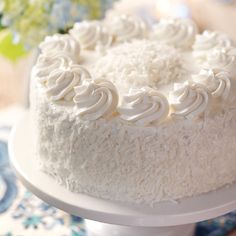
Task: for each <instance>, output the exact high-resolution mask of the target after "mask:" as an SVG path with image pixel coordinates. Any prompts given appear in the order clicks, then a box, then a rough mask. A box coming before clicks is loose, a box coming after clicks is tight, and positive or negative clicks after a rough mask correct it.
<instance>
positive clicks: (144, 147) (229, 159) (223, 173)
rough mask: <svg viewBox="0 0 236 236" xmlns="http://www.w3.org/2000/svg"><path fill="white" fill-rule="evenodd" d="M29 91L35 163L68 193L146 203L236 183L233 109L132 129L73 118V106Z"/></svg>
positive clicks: (111, 122)
mask: <svg viewBox="0 0 236 236" xmlns="http://www.w3.org/2000/svg"><path fill="white" fill-rule="evenodd" d="M33 82H35V81H33ZM31 91H32V94H31V95H32V96H31V112H32V116H33V117H32V120H33V122H34V127H35V129H36V131H37V132H34V134H35V135H36V138H37V143H36V147H35V153H36V154H37V159H38V160H39V162H40V164H41V165H40V167H41V168H42V170H43V171H45V172H46V173H48V174H50V175H52V176H53V178H54V179H55V180H57V181H58V182H60V183H61V184H63V185H64V186H65V187H66V188H67V189H69V190H71V191H73V192H78V193H84V194H88V195H90V196H95V197H98V198H102V199H110V200H112V201H114V200H117V201H120V202H131V203H135V204H146V205H149V206H150V205H151V206H152V205H153V204H154V203H156V202H159V201H164V200H173V199H179V198H183V197H186V196H193V195H198V194H200V193H203V192H208V191H210V190H215V189H217V188H219V187H222V186H224V185H226V184H230V183H232V182H233V181H236V172H235V166H236V158H235V154H236V146H235V145H234V143H236V135H235V132H236V110H235V109H231V110H223V111H222V112H219V113H218V114H217V115H215V116H206V117H205V119H199V120H195V121H194V122H186V121H185V120H182V121H179V122H168V123H162V124H160V125H158V126H152V127H140V126H132V125H125V124H123V123H121V122H119V121H118V120H116V119H112V120H109V121H106V120H104V119H98V120H95V121H81V120H80V118H79V117H78V116H77V115H76V114H75V113H74V112H73V107H68V106H67V107H65V106H55V105H54V104H51V103H48V99H47V97H46V96H45V94H44V92H43V90H42V89H41V88H36V92H35V90H31ZM222 127H224V128H222ZM219 137H220V138H219Z"/></svg>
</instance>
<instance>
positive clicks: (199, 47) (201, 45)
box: [193, 30, 232, 51]
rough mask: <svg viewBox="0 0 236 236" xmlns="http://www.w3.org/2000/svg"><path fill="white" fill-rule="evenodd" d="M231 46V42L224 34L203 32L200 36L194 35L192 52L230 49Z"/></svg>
mask: <svg viewBox="0 0 236 236" xmlns="http://www.w3.org/2000/svg"><path fill="white" fill-rule="evenodd" d="M231 45H232V42H231V40H230V39H229V38H228V37H227V36H226V35H225V34H222V33H219V32H216V31H208V30H205V31H203V33H202V34H198V35H196V39H195V42H194V44H193V50H195V51H207V50H211V49H213V48H214V47H230V46H231Z"/></svg>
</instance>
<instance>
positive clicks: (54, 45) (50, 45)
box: [39, 34, 80, 62]
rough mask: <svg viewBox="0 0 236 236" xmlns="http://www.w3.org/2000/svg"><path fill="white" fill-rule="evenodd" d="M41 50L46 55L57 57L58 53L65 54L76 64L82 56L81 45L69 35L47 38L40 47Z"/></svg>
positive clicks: (56, 35)
mask: <svg viewBox="0 0 236 236" xmlns="http://www.w3.org/2000/svg"><path fill="white" fill-rule="evenodd" d="M39 48H40V50H41V52H42V54H44V55H48V56H57V55H58V53H63V54H65V55H67V56H68V57H70V58H71V59H72V60H73V61H74V62H77V61H78V57H79V54H80V45H79V43H78V42H77V41H76V40H75V39H74V38H73V37H71V36H70V35H68V34H65V35H64V34H63V35H62V34H55V35H53V36H47V37H46V38H45V40H44V41H43V42H42V43H41V44H40V45H39Z"/></svg>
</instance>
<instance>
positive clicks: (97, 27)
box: [69, 21, 112, 49]
mask: <svg viewBox="0 0 236 236" xmlns="http://www.w3.org/2000/svg"><path fill="white" fill-rule="evenodd" d="M69 32H70V34H71V35H72V36H73V37H74V38H75V39H76V40H77V41H78V42H79V43H80V45H81V47H82V48H83V49H96V47H105V48H106V47H108V46H110V45H111V43H112V36H111V35H109V34H108V32H107V29H106V28H105V27H104V26H102V25H101V23H99V22H98V21H83V22H79V23H75V24H74V27H73V28H72V29H71V30H70V31H69Z"/></svg>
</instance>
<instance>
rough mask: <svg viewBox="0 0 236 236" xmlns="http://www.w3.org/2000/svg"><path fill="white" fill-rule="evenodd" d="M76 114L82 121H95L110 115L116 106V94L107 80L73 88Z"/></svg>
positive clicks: (86, 82) (90, 82) (87, 82)
mask: <svg viewBox="0 0 236 236" xmlns="http://www.w3.org/2000/svg"><path fill="white" fill-rule="evenodd" d="M74 102H75V104H76V109H75V110H76V114H77V115H79V117H80V118H81V119H83V120H96V119H99V118H101V117H104V118H106V117H108V116H109V115H111V114H112V113H113V112H114V111H115V109H116V107H117V104H118V92H117V90H116V88H115V86H114V85H113V84H112V83H111V82H110V81H107V80H102V79H99V80H94V81H85V83H83V84H82V85H81V86H78V87H76V88H75V97H74Z"/></svg>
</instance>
